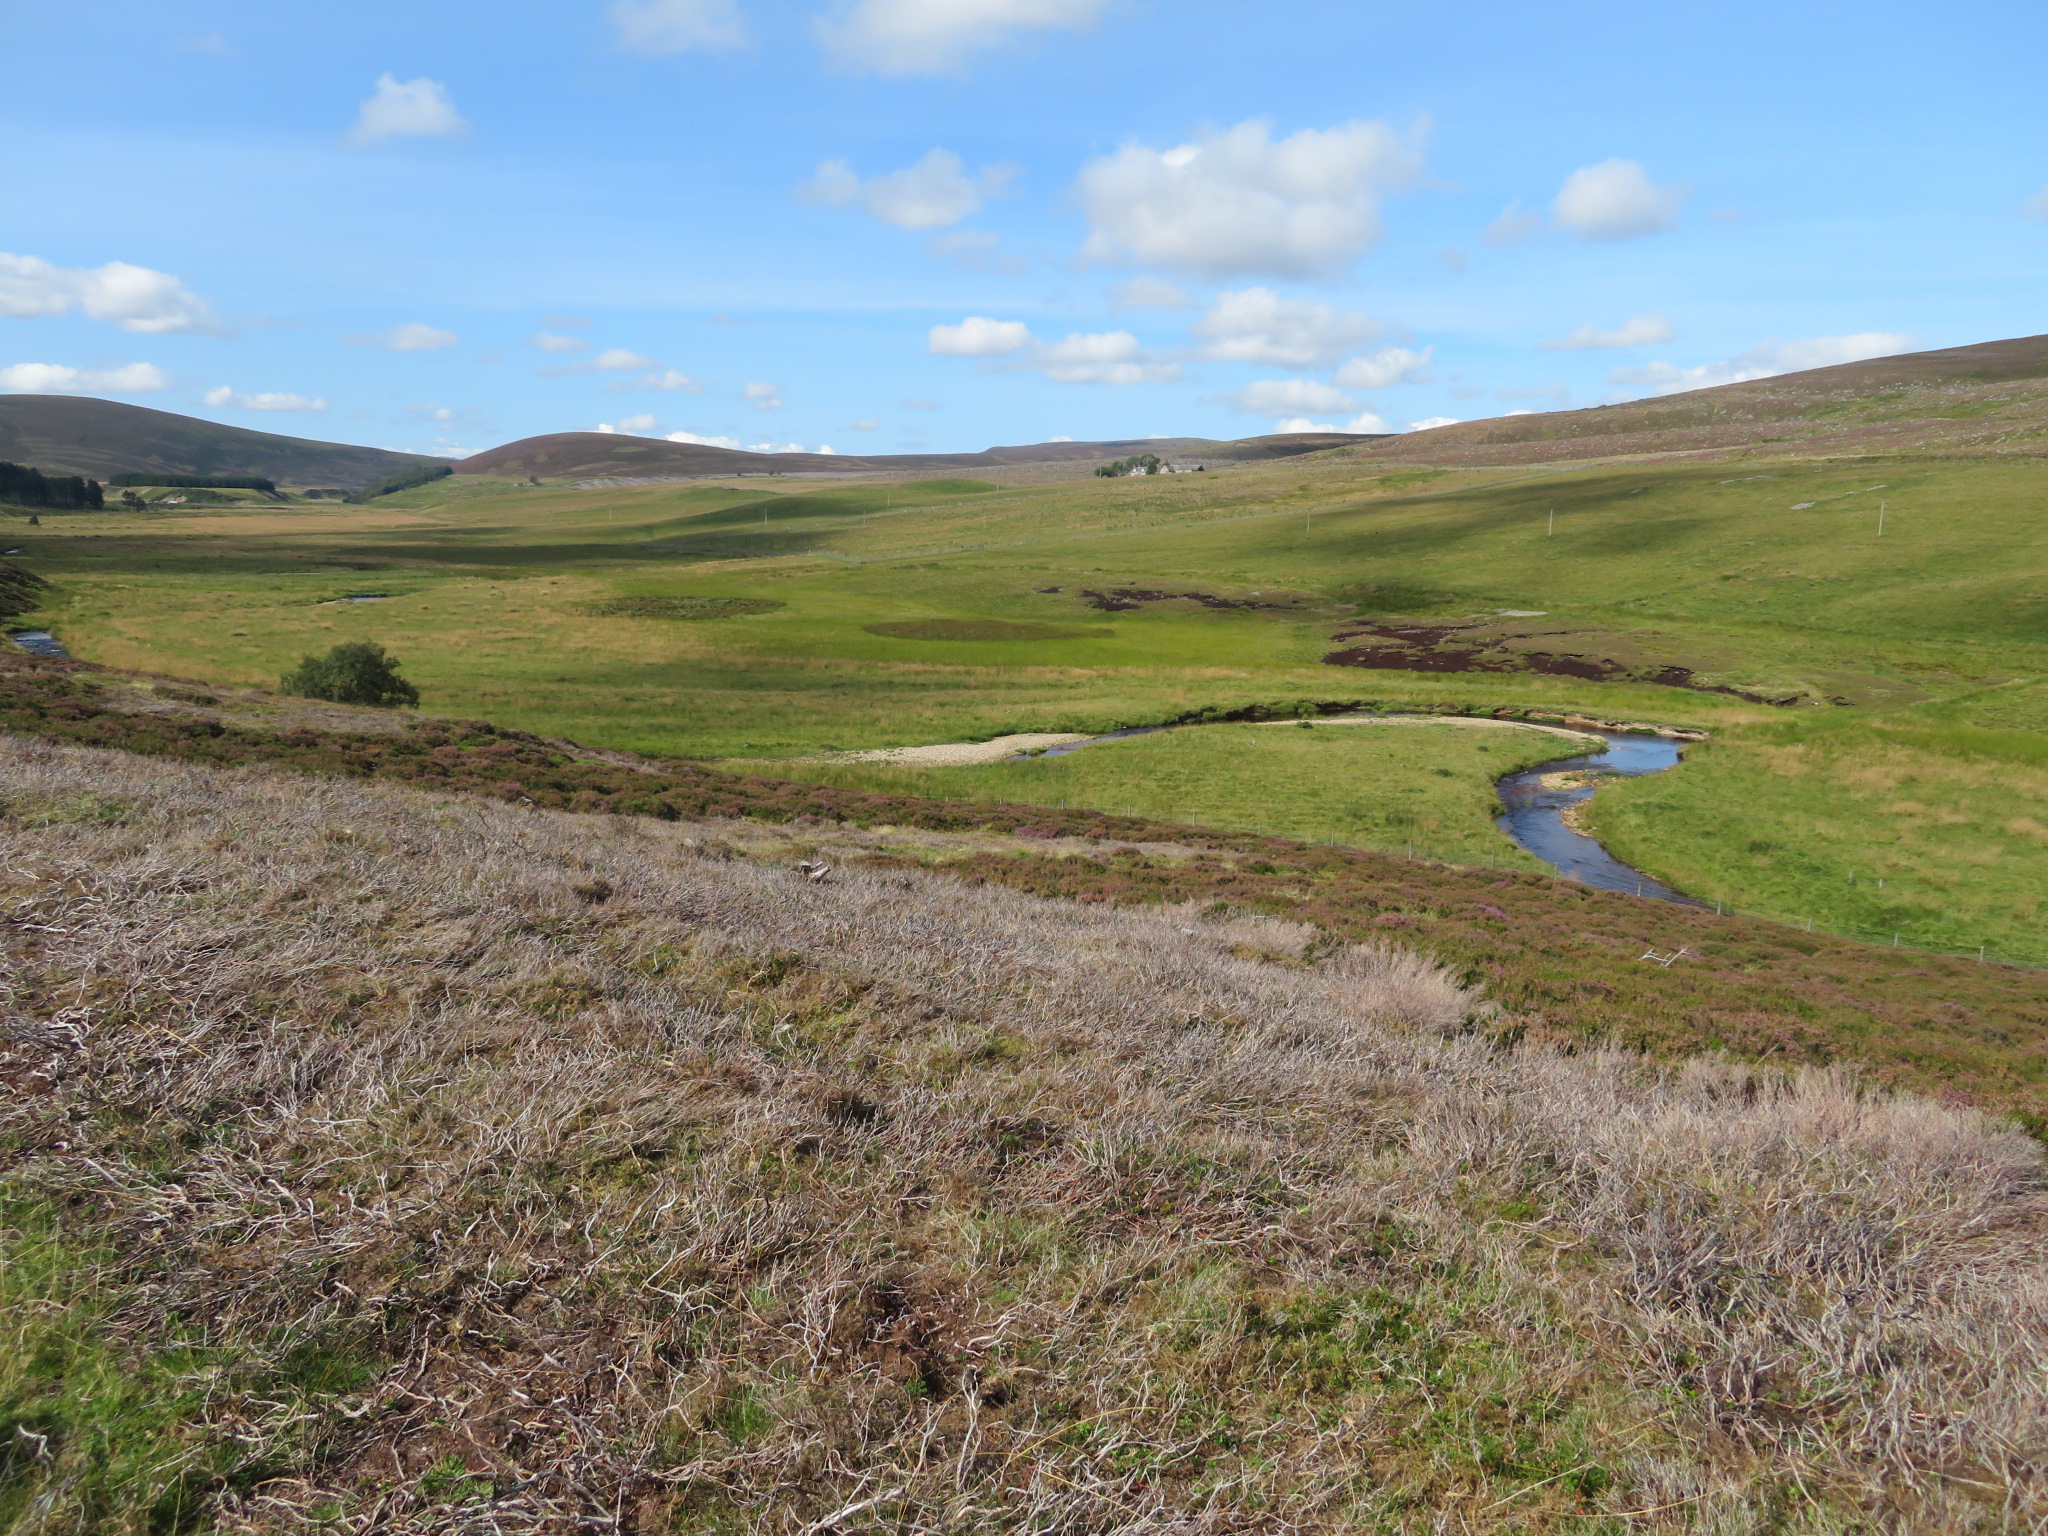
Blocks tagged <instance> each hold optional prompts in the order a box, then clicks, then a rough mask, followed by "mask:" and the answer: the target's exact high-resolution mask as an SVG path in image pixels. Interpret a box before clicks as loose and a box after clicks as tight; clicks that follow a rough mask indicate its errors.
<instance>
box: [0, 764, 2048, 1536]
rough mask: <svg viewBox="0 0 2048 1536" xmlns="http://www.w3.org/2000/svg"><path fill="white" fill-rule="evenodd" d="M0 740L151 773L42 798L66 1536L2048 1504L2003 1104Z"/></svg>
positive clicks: (1073, 907)
mask: <svg viewBox="0 0 2048 1536" xmlns="http://www.w3.org/2000/svg"><path fill="white" fill-rule="evenodd" d="M0 771H4V773H5V775H6V780H7V782H8V784H9V795H10V800H9V804H10V806H13V805H16V804H20V805H59V804H64V803H67V802H70V801H73V800H75V799H76V797H80V796H90V797H92V798H93V800H94V801H95V802H96V803H103V804H107V805H118V806H120V807H123V808H124V809H123V812H122V814H121V815H120V816H119V817H118V819H112V820H110V819H107V818H105V817H102V816H98V815H70V814H66V815H58V816H29V817H23V816H20V815H15V814H9V815H8V816H6V817H5V818H0V854H4V857H0V870H4V876H0V879H4V881H5V884H4V886H0V919H4V922H5V928H4V930H0V931H4V932H5V934H6V943H7V944H8V946H9V957H8V958H9V963H8V965H7V967H6V969H5V972H4V982H0V989H4V990H0V1020H4V1026H5V1032H6V1042H7V1043H6V1047H5V1056H4V1059H0V1074H4V1080H5V1081H6V1082H7V1083H8V1084H9V1092H8V1095H7V1097H6V1099H5V1101H4V1120H0V1147H4V1149H5V1165H4V1170H5V1171H4V1177H5V1179H6V1181H7V1182H8V1184H9V1185H10V1186H11V1187H12V1188H13V1189H15V1190H16V1191H26V1190H34V1191H36V1192H37V1194H38V1199H37V1201H36V1202H35V1203H34V1204H33V1206H32V1207H25V1208H23V1209H24V1210H25V1211H26V1214H22V1213H21V1212H20V1211H17V1212H16V1213H15V1214H14V1215H13V1216H12V1217H11V1219H10V1222H9V1224H8V1227H7V1233H6V1236H5V1241H6V1243H7V1244H8V1247H9V1251H10V1254H11V1255H22V1254H39V1255H42V1256H43V1257H41V1258H39V1259H37V1260H36V1261H35V1262H34V1263H17V1264H15V1265H12V1266H10V1268H9V1270H8V1271H7V1273H8V1275H9V1279H8V1281H7V1282H6V1285H5V1289H4V1291H0V1296H4V1300H5V1303H6V1309H5V1314H4V1316H5V1320H6V1322H5V1328H4V1329H0V1350H4V1358H0V1407H4V1409H5V1411H6V1413H7V1414H8V1415H9V1416H10V1418H11V1419H12V1421H13V1423H14V1424H15V1425H18V1426H22V1427H23V1428H25V1429H26V1430H27V1431H28V1434H27V1436H24V1435H23V1434H22V1433H20V1432H19V1430H17V1432H16V1433H15V1434H13V1435H12V1436H11V1437H10V1438H9V1440H8V1449H7V1450H6V1452H5V1454H6V1456H7V1458H8V1459H7V1461H6V1463H5V1472H4V1481H0V1497H4V1498H5V1499H6V1500H7V1501H8V1502H7V1503H6V1504H5V1505H4V1506H0V1508H4V1509H5V1512H6V1515H7V1518H8V1519H9V1520H10V1521H11V1523H12V1529H14V1530H18V1531H22V1532H38V1533H40V1532H52V1533H54V1532H57V1531H75V1530H85V1529H93V1530H107V1531H143V1530H152V1529H190V1528H199V1527H201V1526H203V1525H205V1524H207V1523H209V1522H210V1523H212V1524H214V1525H215V1526H217V1527H218V1528H221V1529H228V1530H250V1531H254V1530H274V1529H289V1528H300V1527H304V1526H306V1525H308V1524H311V1523H314V1522H317V1523H318V1525H319V1528H321V1529H327V1530H336V1531H354V1532H370V1531H377V1532H387V1531H395V1532H415V1531H417V1532H426V1531H456V1530H462V1531H486V1530H488V1531H505V1532H527V1531H530V1532H542V1531H569V1530H598V1529H603V1530H627V1531H647V1532H652V1531H664V1530H688V1531H733V1532H739V1531H746V1532H761V1533H768V1532H775V1533H783V1532H787V1533H790V1536H795V1533H798V1532H808V1533H811V1536H822V1533H823V1532H826V1531H831V1530H842V1531H850V1530H857V1529H883V1528H886V1529H889V1530H893V1531H903V1532H926V1531H929V1532H939V1531H946V1532H955V1531H990V1532H993V1531H1061V1532H1067V1531H1074V1532H1096V1531H1099V1532H1112V1531H1114V1532H1136V1531H1165V1530H1172V1531H1176V1532H1224V1531H1250V1530H1260V1531H1267V1530H1271V1531H1282V1530H1301V1531H1307V1530H1336V1529H1347V1530H1351V1529H1366V1530H1372V1529H1382V1530H1388V1531H1394V1530H1417V1531H1421V1530H1432V1531H1434V1530H1446V1531H1455V1530H1493V1529H1517V1530H1535V1531H1559V1532H1565V1531H1571V1532H1593V1531H1605V1530H1620V1529H1651V1530H1698V1531H1713V1532H1717V1533H1718V1532H1746V1531H1756V1532H1762V1531H1767V1530H1768V1531H1780V1532H1790V1531H1815V1532H1819V1531H1836V1530H1848V1529H1875V1528H1882V1529H1895V1530H1924V1531H1929V1532H1932V1531H1944V1532H1946V1531H1966V1530H1986V1531H1989V1530H2004V1529H2021V1528H2026V1527H2028V1526H2030V1525H2031V1524H2032V1523H2034V1522H2036V1521H2038V1520H2039V1519H2040V1518H2041V1517H2042V1516H2043V1515H2044V1513H2048V1486H2044V1474H2043V1472H2042V1464H2043V1455H2044V1451H2048V1433H2044V1430H2048V1415H2044V1407H2048V1401H2044V1399H2048V1393H2044V1388H2043V1385H2042V1384H2043V1382H2044V1380H2048V1306H2044V1302H2048V1288H2044V1286H2043V1284H2042V1282H2041V1279H2040V1277H2039V1268H2038V1262H2037V1255H2038V1252H2039V1245H2040V1241H2041V1237H2042V1217H2043V1209H2042V1204H2041V1198H2040V1191H2041V1179H2042V1171H2043V1169H2042V1161H2041V1155H2040V1153H2039V1151H2038V1149H2037V1148H2036V1147H2035V1145H2034V1144H2033V1143H2032V1142H2030V1141H2029V1140H2027V1139H2026V1138H2025V1137H2023V1136H2021V1135H2019V1134H2018V1133H2016V1132H2014V1131H2011V1130H2009V1129H2006V1128H2003V1127H2002V1126H2001V1125H2000V1124H1998V1123H1997V1122H1995V1121H1992V1120H1990V1119H1988V1118H1986V1117H1984V1116H1982V1115H1980V1114H1978V1113H1976V1112H1974V1111H1970V1110H1967V1109H1961V1108H1953V1107H1945V1106H1940V1105H1935V1104H1931V1103H1927V1102H1924V1101H1919V1100H1913V1099H1893V1098H1885V1097H1881V1096H1877V1095H1872V1094H1867V1093H1861V1092H1858V1091H1857V1090H1856V1089H1855V1088H1854V1087H1853V1085H1851V1084H1850V1083H1849V1082H1848V1081H1847V1080H1845V1079H1843V1078H1841V1077H1839V1076H1836V1075H1832V1074H1828V1073H1807V1074H1799V1075H1789V1076H1782V1077H1770V1076H1766V1075H1763V1074H1760V1073H1758V1072H1756V1071H1753V1070H1749V1069H1743V1068H1738V1067H1733V1066H1727V1065H1720V1064H1715V1063H1711V1062H1692V1063H1685V1064H1679V1065H1675V1066H1665V1067H1658V1066H1654V1065H1652V1064H1649V1063H1646V1062H1645V1061H1643V1060H1641V1059H1639V1058H1635V1057H1632V1056H1629V1055H1626V1054H1623V1053H1619V1052H1609V1053H1577V1054H1568V1053H1563V1052H1559V1051H1555V1050H1551V1049H1548V1048H1544V1047H1539V1046H1535V1045H1524V1046H1521V1047H1516V1048H1506V1047H1503V1046H1501V1045H1500V1044H1498V1043H1497V1042H1495V1041H1493V1040H1490V1039H1489V1038H1488V1037H1487V1036H1486V1035H1484V1034H1482V1033H1478V1032H1475V1031H1473V1030H1472V1029H1471V1027H1470V1026H1471V1024H1472V1022H1473V1021H1474V1020H1475V1018H1476V1017H1477V1016H1479V1015H1482V1014H1483V1013H1484V1011H1485V1010H1486V1008H1487V1003H1486V1000H1485V999H1484V998H1482V997H1480V996H1478V995H1476V994H1474V993H1472V992H1471V991H1469V990H1467V989H1466V988H1464V987H1462V986H1460V985H1458V984H1457V982H1456V981H1455V979H1454V978H1452V977H1451V976H1449V975H1447V974H1446V973H1445V972H1443V971H1442V970H1440V969H1439V968H1438V967H1437V966H1436V965H1434V964H1433V963H1432V962H1431V961H1430V960H1429V959H1427V958H1426V957H1423V956H1420V955H1417V954H1413V953H1409V952H1406V951H1403V950H1401V949H1399V948H1395V947H1391V946H1389V945H1386V944H1376V945H1359V944H1344V943H1339V942H1336V941H1334V940H1333V939H1331V938H1329V937H1328V936H1327V935H1325V934H1323V933H1321V932H1319V931H1317V930H1314V929H1310V928H1306V927H1303V926H1300V925H1296V924H1291V923H1285V922H1281V921H1277V920H1273V919H1260V918H1250V917H1245V916H1242V915H1238V916H1229V917H1219V918H1215V919H1211V918H1208V917H1205V916H1204V915H1202V913H1201V912H1200V911H1198V910H1196V909H1191V908H1181V909H1175V910H1166V911H1157V910H1155V911H1130V910H1115V909H1105V908H1102V907H1085V906H1081V905H1078V904H1072V903H1066V902H1055V901H1044V900H1036V899H1033V898H1030V897H1028V896H1024V895H1021V894H1018V893H1015V892H1010V891H1005V890H999V889H994V888H990V887H976V886H970V885H967V884H964V883H961V882H959V881H956V880H950V879H947V878H944V877H942V876H938V875H933V874H928V873H923V872H917V871H886V872H883V871H877V872H863V871H860V870H847V869H843V868H842V869H839V870H836V871H834V872H832V873H831V874H830V875H829V876H828V877H827V878H825V879H823V880H817V881H814V880H812V879H809V878H807V877H806V876H805V875H803V874H801V873H799V872H797V871H794V870H789V869H784V868H780V867H771V866H767V865H762V864H757V863H752V862H748V861H745V860H736V859H732V858H729V857H721V856H720V855H721V854H723V853H726V852H728V851H729V850H726V849H723V848H721V847H720V846H718V845H716V844H711V843H703V842H699V843H698V844H697V845H696V846H694V847H692V846H687V845H685V844H683V843H682V842H681V840H680V839H679V838H678V837H677V836H676V835H675V834H674V832H673V831H672V830H670V829H664V828H660V827H656V826H653V825H652V824H649V823H644V822H635V821H632V820H629V819H625V818H575V817H568V816H562V815H559V814H554V813H547V812H542V811H537V810H530V809H525V808H520V807H517V806H513V805H506V804H497V803H490V802H485V801H467V802H454V801H445V800H437V799H434V798H430V797H427V796H422V795H420V794H417V793H414V792H409V791H403V790H394V789H390V788H386V787H382V786H376V785H368V784H361V783H350V782H342V781H317V782H308V781H305V780H299V779H284V778H272V777H270V776H269V775H268V774H266V773H263V772H261V771H249V770H239V771H230V770H219V769H210V768H202V767H194V766H189V765H179V764H170V763H164V762H152V761H142V760H137V759H134V758H128V757H122V756H118V755H114V754H102V753H96V752H92V751H89V750H84V749H78V748H67V747H56V746H51V745H47V744H41V743H27V742H21V741H18V740H12V739H10V740H6V741H4V742H0ZM53 1245H58V1246H59V1247H61V1250H62V1252H63V1253H65V1254H70V1255H76V1256H84V1257H74V1258H71V1259H65V1260H62V1261H61V1262H60V1261H53V1260H51V1259H50V1258H49V1255H50V1254H51V1253H52V1252H53V1251H56V1250H55V1249H53ZM82 1273H83V1274H90V1276H91V1277H92V1281H93V1283H92V1284H91V1285H89V1286H84V1287H81V1286H80V1285H79V1284H77V1283H76V1280H75V1277H76V1276H77V1275H79V1274H82ZM38 1330H41V1332H40V1333H39V1332H38ZM53 1337H54V1338H55V1339H56V1342H55V1343H52V1342H51V1339H52V1338H53ZM53 1350H56V1351H58V1353H57V1354H53V1353H52V1351H53ZM65 1352H68V1353H65ZM60 1359H78V1360H82V1361H86V1362H88V1363H90V1362H118V1363H119V1365H120V1367H121V1371H122V1377H121V1379H122V1381H123V1382H124V1383H125V1384H126V1385H125V1387H124V1390H126V1391H128V1392H130V1393H132V1394H133V1400H132V1406H130V1407H125V1408H123V1409H122V1410H121V1412H120V1413H119V1415H118V1426H117V1427H118V1428H119V1429H120V1435H121V1437H124V1438H119V1443H118V1446H116V1447H115V1450H118V1455H119V1458H120V1460H119V1468H120V1472H119V1475H118V1476H114V1475H111V1474H110V1471H109V1468H110V1467H111V1466H113V1462H112V1460H111V1459H110V1458H111V1457H112V1456H113V1455H114V1454H115V1450H106V1451H102V1450H98V1449H95V1447H96V1446H98V1445H113V1444H114V1442H113V1441H111V1440H109V1439H108V1438H107V1437H106V1436H105V1435H102V1437H101V1439H100V1440H98V1441H95V1439H94V1438H93V1436H94V1432H95V1431H94V1427H93V1423H92V1421H91V1419H90V1415H89V1413H88V1407H89V1405H85V1404H81V1403H80V1402H79V1401H78V1400H77V1394H76V1393H71V1394H70V1395H69V1396H67V1395H66V1391H67V1389H66V1387H65V1385H64V1383H65V1382H66V1380H67V1379H68V1377H67V1373H66V1372H64V1371H62V1370H53V1368H52V1366H51V1361H52V1360H60ZM94 1369H103V1366H101V1365H95V1366H94ZM102 1427H103V1428H104V1426H102ZM167 1498H169V1499H171V1501H172V1502H171V1503H170V1504H168V1505H166V1504H165V1502H164V1501H165V1500H166V1499H167ZM166 1511H168V1512H166Z"/></svg>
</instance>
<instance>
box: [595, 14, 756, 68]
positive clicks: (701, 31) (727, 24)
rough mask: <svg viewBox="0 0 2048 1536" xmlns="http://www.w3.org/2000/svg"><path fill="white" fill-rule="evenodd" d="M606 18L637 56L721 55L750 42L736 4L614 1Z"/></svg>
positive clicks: (620, 41)
mask: <svg viewBox="0 0 2048 1536" xmlns="http://www.w3.org/2000/svg"><path fill="white" fill-rule="evenodd" d="M605 14H606V15H608V16H610V17H611V21H612V25H613V26H614V27H616V28H617V29H618V33H619V43H620V45H621V46H623V47H625V48H629V49H631V50H632V51H633V52H634V53H645V54H651V55H654V56H656V57H662V56H666V55H668V54H674V53H688V52H689V51H690V50H691V49H693V48H702V49H704V50H705V51H707V52H718V51H720V50H722V49H726V48H737V47H739V45H740V44H742V43H744V42H745V41H746V40H747V32H746V28H745V27H743V26H742V25H741V24H740V13H739V7H738V6H737V5H735V4H734V3H733V0H612V3H611V5H610V6H609V7H607V8H606V12H605Z"/></svg>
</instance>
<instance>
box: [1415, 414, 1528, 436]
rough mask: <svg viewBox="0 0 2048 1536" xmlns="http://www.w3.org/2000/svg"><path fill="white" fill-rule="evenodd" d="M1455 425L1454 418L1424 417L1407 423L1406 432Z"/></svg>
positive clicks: (1456, 419)
mask: <svg viewBox="0 0 2048 1536" xmlns="http://www.w3.org/2000/svg"><path fill="white" fill-rule="evenodd" d="M1508 414H1509V415H1510V416H1512V415H1514V414H1515V413H1514V412H1513V411H1509V412H1508ZM1457 424H1458V418H1457V417H1455V416H1425V417H1423V418H1422V420H1420V421H1411V422H1409V423H1408V426H1407V428H1406V430H1407V431H1410V432H1427V431H1429V430H1430V429H1431V428H1433V427H1455V426H1456V425H1457Z"/></svg>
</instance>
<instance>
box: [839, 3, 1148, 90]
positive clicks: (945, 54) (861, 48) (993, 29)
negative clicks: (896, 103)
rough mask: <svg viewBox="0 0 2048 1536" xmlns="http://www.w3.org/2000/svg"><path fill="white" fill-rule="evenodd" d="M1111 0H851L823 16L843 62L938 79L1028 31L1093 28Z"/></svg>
mask: <svg viewBox="0 0 2048 1536" xmlns="http://www.w3.org/2000/svg"><path fill="white" fill-rule="evenodd" d="M1106 3H1107V0H852V3H851V4H848V5H843V6H842V7H841V9H840V11H839V13H838V14H837V15H836V16H832V17H821V18H820V19H819V21H818V36H819V38H820V40H821V41H822V42H823V43H824V45H825V48H826V51H827V52H828V53H830V54H831V55H832V56H833V57H835V58H836V59H838V60H839V62H840V63H842V64H845V65H848V66H850V67H852V68H856V69H867V70H872V71H874V72H875V73H877V74H882V75H938V74H949V73H953V72H955V71H957V70H959V69H960V68H962V67H963V66H964V65H965V64H966V62H967V61H968V60H969V59H970V58H972V57H973V56H974V55H975V54H977V53H980V52H982V51H983V50H984V49H988V48H993V47H997V46H999V45H1001V44H1003V43H1007V42H1010V41H1012V40H1013V39H1015V38H1016V37H1017V36H1018V35H1019V34H1021V33H1026V32H1043V31H1048V30H1052V29H1063V30H1067V31H1078V30H1081V29H1084V28H1086V27H1088V26H1091V25H1092V24H1093V23H1094V21H1095V19H1096V17H1097V16H1099V15H1100V14H1101V13H1102V8H1103V6H1104V5H1105V4H1106Z"/></svg>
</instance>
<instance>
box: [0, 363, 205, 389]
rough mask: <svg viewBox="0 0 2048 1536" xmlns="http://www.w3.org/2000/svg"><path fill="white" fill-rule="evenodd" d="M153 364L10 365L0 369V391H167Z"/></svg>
mask: <svg viewBox="0 0 2048 1536" xmlns="http://www.w3.org/2000/svg"><path fill="white" fill-rule="evenodd" d="M170 383H171V380H170V376H169V375H168V374H166V373H165V372H164V371H163V370H162V369H161V368H158V367H157V366H156V365H155V364H153V363H123V364H122V365H120V366H119V367H116V368H67V367H65V366H64V365H63V364H62V363H14V364H11V365H10V366H8V367H5V368H0V391H4V392H6V393H8V394H14V395H83V394H109V395H147V394H152V393H154V392H155V391H157V390H159V389H168V388H169V387H170Z"/></svg>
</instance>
